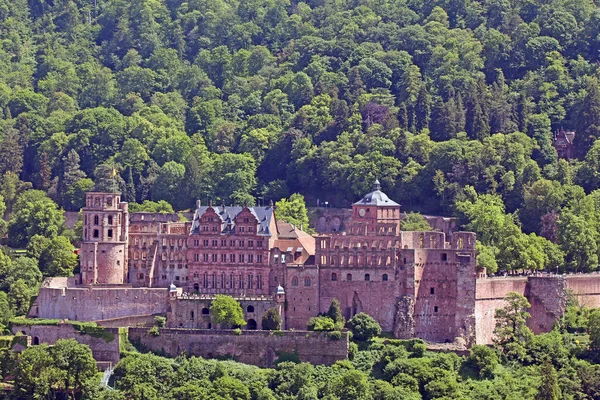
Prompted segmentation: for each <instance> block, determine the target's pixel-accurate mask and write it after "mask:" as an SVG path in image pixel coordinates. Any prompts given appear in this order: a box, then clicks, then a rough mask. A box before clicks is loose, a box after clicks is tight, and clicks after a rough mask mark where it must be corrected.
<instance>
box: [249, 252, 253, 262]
mask: <svg viewBox="0 0 600 400" xmlns="http://www.w3.org/2000/svg"><path fill="white" fill-rule="evenodd" d="M248 262H249V263H253V262H254V254H248Z"/></svg>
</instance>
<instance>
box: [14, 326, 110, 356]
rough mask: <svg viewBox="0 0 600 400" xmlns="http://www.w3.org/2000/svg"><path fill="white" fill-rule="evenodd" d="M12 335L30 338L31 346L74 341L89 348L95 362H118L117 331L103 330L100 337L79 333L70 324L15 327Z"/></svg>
mask: <svg viewBox="0 0 600 400" xmlns="http://www.w3.org/2000/svg"><path fill="white" fill-rule="evenodd" d="M12 331H13V333H17V332H21V333H23V334H24V335H27V336H31V338H32V340H31V342H32V344H42V343H47V344H50V345H53V344H54V343H56V341H57V340H58V339H75V340H77V341H78V342H79V343H81V344H86V345H88V346H90V349H91V350H92V355H93V356H94V359H95V360H96V361H109V362H112V363H113V365H114V364H116V363H118V362H119V358H120V350H119V329H118V328H104V331H105V333H104V334H103V336H102V337H97V336H92V335H90V334H85V333H81V332H80V331H78V330H76V329H74V328H73V326H71V325H70V324H68V323H67V324H61V325H31V326H30V325H16V324H13V326H12Z"/></svg>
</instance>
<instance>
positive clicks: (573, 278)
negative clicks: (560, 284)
mask: <svg viewBox="0 0 600 400" xmlns="http://www.w3.org/2000/svg"><path fill="white" fill-rule="evenodd" d="M565 278H566V280H567V288H568V289H569V290H571V292H572V293H573V294H574V295H575V297H576V298H577V300H578V301H579V304H581V305H584V306H587V307H600V274H584V275H566V276H565Z"/></svg>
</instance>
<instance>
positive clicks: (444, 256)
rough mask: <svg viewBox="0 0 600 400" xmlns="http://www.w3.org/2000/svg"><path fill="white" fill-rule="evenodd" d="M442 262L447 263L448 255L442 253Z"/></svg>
mask: <svg viewBox="0 0 600 400" xmlns="http://www.w3.org/2000/svg"><path fill="white" fill-rule="evenodd" d="M442 261H448V254H446V253H442Z"/></svg>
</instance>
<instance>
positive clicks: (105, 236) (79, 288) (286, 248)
mask: <svg viewBox="0 0 600 400" xmlns="http://www.w3.org/2000/svg"><path fill="white" fill-rule="evenodd" d="M400 225H401V220H400V206H399V205H398V204H397V203H396V202H394V201H393V200H391V199H389V197H388V196H387V195H386V194H385V193H383V192H382V191H381V189H380V185H379V182H375V187H374V190H373V191H372V192H371V193H369V194H367V195H365V196H364V197H363V198H362V199H361V200H360V201H358V202H356V203H354V204H353V206H352V217H351V220H350V223H349V230H348V231H347V232H336V233H335V234H331V235H321V236H315V237H313V236H311V235H309V234H307V233H305V232H303V231H302V230H300V229H298V227H295V226H293V225H290V224H288V223H284V222H281V221H277V219H276V210H274V209H273V207H272V206H267V207H239V206H230V207H227V206H224V205H222V206H213V205H212V204H209V205H204V206H203V205H201V204H200V203H198V204H197V207H196V210H195V213H194V215H193V219H192V221H189V222H180V221H179V218H178V217H177V215H171V214H156V213H134V214H129V213H128V208H127V204H126V203H124V202H121V199H120V195H119V194H117V193H88V194H87V195H86V207H85V208H84V209H83V242H82V245H81V252H80V259H81V262H80V266H81V267H80V274H79V275H78V276H75V277H73V278H49V279H47V280H46V281H45V282H44V284H43V285H42V288H41V290H40V294H39V296H38V298H37V300H36V302H35V303H34V305H33V306H32V309H31V311H30V316H32V317H40V318H68V319H71V320H80V321H101V322H103V323H108V324H111V325H112V326H115V325H117V326H131V325H135V324H136V323H138V322H140V321H144V320H148V318H151V317H152V316H153V315H156V314H166V315H167V316H168V319H167V326H168V327H172V328H204V329H210V328H212V322H211V317H210V312H209V307H210V303H211V301H212V299H213V298H214V296H215V295H216V294H228V295H231V296H233V297H235V298H236V299H238V300H239V301H240V303H241V304H242V306H243V308H244V311H245V319H246V321H247V322H248V325H247V327H246V328H247V329H257V328H260V321H261V318H262V315H263V314H264V313H265V312H266V311H267V310H268V309H269V308H272V307H275V308H276V309H278V310H279V312H280V314H281V315H282V319H283V321H284V328H285V329H291V328H294V329H305V328H306V325H307V322H308V320H309V318H311V317H314V316H316V315H317V314H318V313H320V312H325V311H327V310H328V308H329V305H330V304H331V301H332V300H333V299H337V300H339V301H340V303H341V307H342V311H343V313H344V316H345V317H346V318H347V319H349V318H351V317H352V316H353V315H355V314H356V313H358V312H361V311H362V312H366V313H368V314H370V315H372V316H373V317H374V318H376V319H377V320H378V322H379V323H380V324H381V326H382V328H383V330H385V331H391V332H393V334H394V336H395V337H400V338H410V337H420V338H423V339H426V340H429V341H433V342H454V341H457V340H458V341H459V342H461V343H463V344H466V345H470V344H473V343H475V342H478V343H487V342H489V341H490V340H491V336H492V330H493V324H494V322H493V313H494V310H495V308H499V307H501V306H502V298H503V297H504V296H505V295H506V294H507V293H508V291H519V292H522V293H523V294H525V295H527V296H528V297H529V298H530V301H531V302H532V304H533V306H534V307H533V309H532V314H533V316H534V318H533V319H532V320H531V321H530V323H531V325H532V328H533V329H534V332H541V331H547V330H549V329H551V327H552V324H553V321H554V320H556V318H558V317H559V316H560V315H561V314H562V311H563V310H564V307H565V304H566V295H563V294H564V293H566V291H565V289H566V288H567V286H568V282H567V280H565V279H564V277H547V278H529V279H528V278H520V279H517V280H515V279H512V278H508V279H500V280H499V279H490V278H481V279H477V274H476V272H477V269H476V248H475V235H474V234H473V233H471V232H454V233H452V234H450V235H448V237H446V235H445V234H444V233H442V232H405V231H400ZM573 282H575V281H573ZM586 282H587V281H586ZM593 282H594V284H595V285H597V284H598V279H595V280H593ZM570 287H571V288H575V289H574V292H575V293H576V294H577V293H578V290H577V288H576V287H575V286H574V284H571V285H570ZM592 289H594V288H592ZM592 291H593V290H592ZM579 292H582V291H579ZM584 292H586V293H587V290H584V291H583V292H582V293H581V294H582V296H585V295H586V294H585V293H584ZM596 293H597V292H596ZM549 294H551V295H550V297H548V298H546V297H547V296H548V295H549ZM596 297H597V296H596ZM596 297H593V298H592V301H593V302H597V300H598V299H597V298H596Z"/></svg>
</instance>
